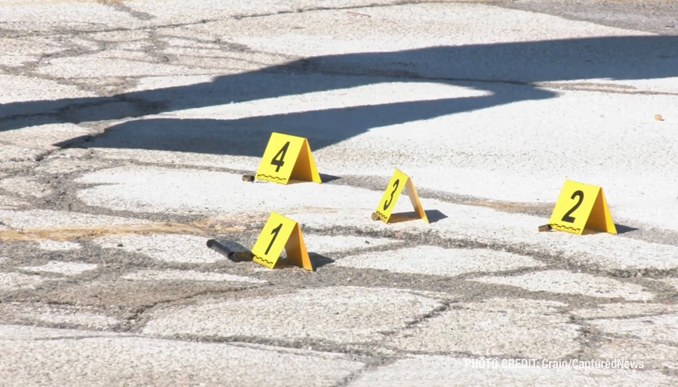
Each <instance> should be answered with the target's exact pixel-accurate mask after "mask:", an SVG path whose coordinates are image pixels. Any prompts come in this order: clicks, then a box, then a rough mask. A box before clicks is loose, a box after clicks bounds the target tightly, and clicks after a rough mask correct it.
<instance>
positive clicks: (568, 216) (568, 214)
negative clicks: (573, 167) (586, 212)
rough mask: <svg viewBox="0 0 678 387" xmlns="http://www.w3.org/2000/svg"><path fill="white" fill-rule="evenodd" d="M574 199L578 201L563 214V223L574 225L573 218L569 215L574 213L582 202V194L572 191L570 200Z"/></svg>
mask: <svg viewBox="0 0 678 387" xmlns="http://www.w3.org/2000/svg"><path fill="white" fill-rule="evenodd" d="M575 197H578V198H579V201H578V202H577V204H575V205H574V207H572V209H570V210H569V211H567V212H566V213H565V216H563V219H562V220H563V222H568V223H574V218H573V217H571V216H570V215H572V213H573V212H575V211H576V210H577V208H579V206H581V202H583V201H584V193H583V192H582V191H574V193H573V194H572V197H571V198H570V199H574V198H575Z"/></svg>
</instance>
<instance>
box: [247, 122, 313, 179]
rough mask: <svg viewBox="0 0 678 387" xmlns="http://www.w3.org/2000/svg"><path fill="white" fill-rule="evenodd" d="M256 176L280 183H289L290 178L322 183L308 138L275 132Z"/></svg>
mask: <svg viewBox="0 0 678 387" xmlns="http://www.w3.org/2000/svg"><path fill="white" fill-rule="evenodd" d="M255 178H256V179H257V180H264V181H270V182H273V183H279V184H287V183H289V181H290V179H295V180H303V181H312V182H314V183H319V184H320V183H322V180H320V174H318V169H317V168H316V166H315V161H313V155H312V154H311V147H310V145H309V144H308V140H306V139H305V138H303V137H296V136H290V135H288V134H282V133H275V132H273V133H271V138H270V139H269V140H268V145H266V150H265V151H264V156H263V158H262V159H261V163H260V164H259V169H257V174H256V175H255Z"/></svg>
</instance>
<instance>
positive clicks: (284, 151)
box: [271, 141, 290, 235]
mask: <svg viewBox="0 0 678 387" xmlns="http://www.w3.org/2000/svg"><path fill="white" fill-rule="evenodd" d="M289 147H290V142H289V141H287V143H285V145H283V147H282V148H281V149H280V150H279V151H278V153H276V154H275V156H273V160H271V165H275V166H276V168H275V171H276V172H279V171H280V167H282V166H283V165H285V161H284V160H285V155H286V154H287V148H289ZM278 157H280V160H276V159H277V158H278ZM276 235H277V234H276Z"/></svg>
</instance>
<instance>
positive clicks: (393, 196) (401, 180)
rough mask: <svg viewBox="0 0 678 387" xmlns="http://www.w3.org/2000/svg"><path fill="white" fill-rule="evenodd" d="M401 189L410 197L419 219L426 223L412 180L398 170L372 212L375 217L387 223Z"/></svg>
mask: <svg viewBox="0 0 678 387" xmlns="http://www.w3.org/2000/svg"><path fill="white" fill-rule="evenodd" d="M403 188H405V189H406V192H407V196H409V197H410V202H412V207H414V211H415V212H416V213H417V215H418V216H419V217H420V218H421V219H423V220H424V222H426V223H428V218H427V217H426V212H424V207H422V205H421V201H420V200H419V195H417V190H416V189H415V188H414V183H413V182H412V179H411V178H410V177H409V176H407V175H406V174H404V173H403V172H402V171H401V170H399V169H396V170H395V173H393V177H391V181H390V182H389V183H388V186H387V187H386V191H385V192H384V196H382V198H381V201H380V202H379V206H378V207H377V210H376V211H375V212H374V213H375V214H376V216H377V217H378V218H379V219H381V220H382V221H383V222H384V223H388V221H389V219H391V215H392V214H393V209H394V208H395V204H396V203H397V202H398V199H399V198H400V194H401V193H402V192H403Z"/></svg>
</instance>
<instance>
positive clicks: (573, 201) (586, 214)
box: [540, 180, 617, 235]
mask: <svg viewBox="0 0 678 387" xmlns="http://www.w3.org/2000/svg"><path fill="white" fill-rule="evenodd" d="M548 226H550V228H552V229H554V230H556V231H564V232H569V233H571V234H576V235H582V233H584V230H594V231H602V232H608V233H610V234H617V228H616V227H615V225H614V222H613V221H612V215H611V214H610V208H609V207H608V206H607V201H606V200H605V194H604V193H603V189H602V188H601V187H596V186H593V185H588V184H582V183H577V182H574V181H570V180H567V181H565V186H563V189H562V191H561V192H560V197H558V202H557V203H556V206H555V208H554V209H553V214H552V215H551V220H549V224H548ZM542 227H543V226H542ZM540 231H541V230H540Z"/></svg>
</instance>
